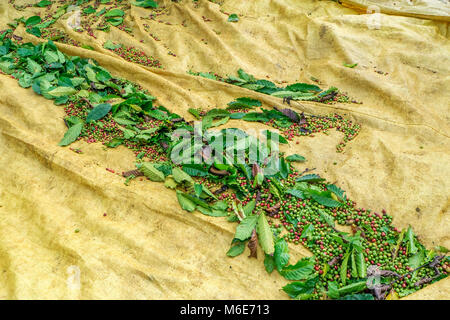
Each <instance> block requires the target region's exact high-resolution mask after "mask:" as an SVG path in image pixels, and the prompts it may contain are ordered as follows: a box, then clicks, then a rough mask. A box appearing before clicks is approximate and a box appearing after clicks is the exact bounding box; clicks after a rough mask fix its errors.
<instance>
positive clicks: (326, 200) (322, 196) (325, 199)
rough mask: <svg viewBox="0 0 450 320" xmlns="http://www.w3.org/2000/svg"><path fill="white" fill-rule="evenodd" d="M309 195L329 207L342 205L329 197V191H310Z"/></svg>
mask: <svg viewBox="0 0 450 320" xmlns="http://www.w3.org/2000/svg"><path fill="white" fill-rule="evenodd" d="M310 195H311V197H312V198H313V199H314V200H315V201H317V202H318V203H320V204H321V205H324V206H326V207H329V208H336V207H340V206H342V203H340V202H339V201H336V200H334V199H333V198H331V193H327V192H326V191H325V192H321V193H315V192H314V193H312V192H310Z"/></svg>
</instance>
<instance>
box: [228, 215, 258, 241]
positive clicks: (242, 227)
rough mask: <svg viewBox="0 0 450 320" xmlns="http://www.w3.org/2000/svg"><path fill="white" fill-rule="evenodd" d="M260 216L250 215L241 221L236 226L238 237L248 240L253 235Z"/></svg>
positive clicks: (236, 236)
mask: <svg viewBox="0 0 450 320" xmlns="http://www.w3.org/2000/svg"><path fill="white" fill-rule="evenodd" d="M258 218H259V216H256V215H255V216H248V217H245V218H244V219H243V220H242V221H241V223H239V225H238V226H237V227H236V235H235V236H234V237H235V238H236V239H239V240H241V241H244V240H247V239H248V238H250V236H251V235H252V231H253V229H255V226H256V223H257V222H258Z"/></svg>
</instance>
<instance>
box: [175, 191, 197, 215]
mask: <svg viewBox="0 0 450 320" xmlns="http://www.w3.org/2000/svg"><path fill="white" fill-rule="evenodd" d="M177 199H178V202H179V203H180V206H181V208H182V209H183V210H186V211H189V212H192V211H194V210H195V208H196V207H197V206H196V204H195V203H194V202H192V201H191V200H190V199H188V198H187V197H186V194H185V193H183V192H181V191H179V190H177Z"/></svg>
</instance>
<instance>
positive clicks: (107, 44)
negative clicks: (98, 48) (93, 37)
mask: <svg viewBox="0 0 450 320" xmlns="http://www.w3.org/2000/svg"><path fill="white" fill-rule="evenodd" d="M121 46H122V45H121V44H114V43H113V42H112V41H111V40H108V41H106V42H105V43H104V44H103V48H105V49H109V50H115V49H119V48H120V47H121Z"/></svg>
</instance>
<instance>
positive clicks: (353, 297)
mask: <svg viewBox="0 0 450 320" xmlns="http://www.w3.org/2000/svg"><path fill="white" fill-rule="evenodd" d="M339 300H375V298H374V296H373V295H371V294H370V293H359V294H349V295H346V296H345V297H342V298H340V299H339Z"/></svg>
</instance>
